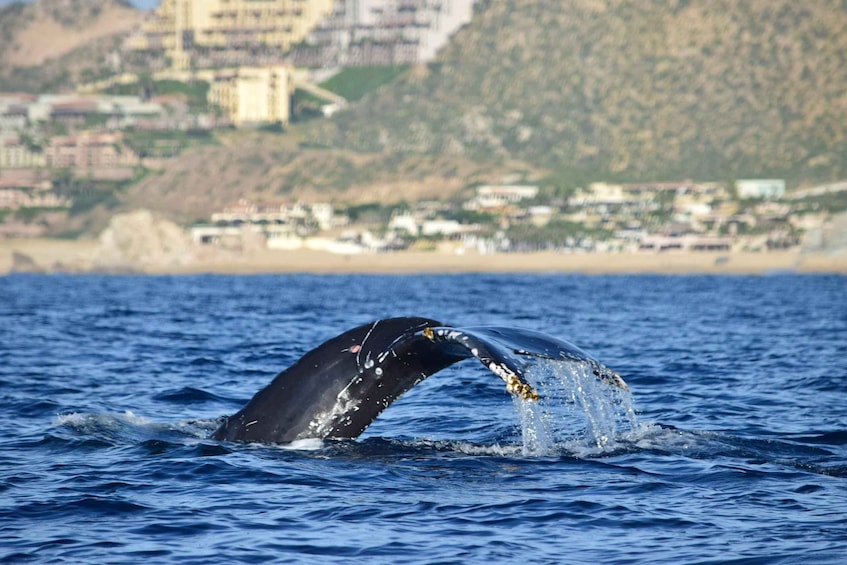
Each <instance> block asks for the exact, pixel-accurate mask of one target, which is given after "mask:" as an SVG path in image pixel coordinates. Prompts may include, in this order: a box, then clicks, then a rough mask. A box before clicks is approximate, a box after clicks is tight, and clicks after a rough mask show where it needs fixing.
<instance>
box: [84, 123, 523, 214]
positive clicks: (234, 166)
mask: <svg viewBox="0 0 847 565" xmlns="http://www.w3.org/2000/svg"><path fill="white" fill-rule="evenodd" d="M221 140H222V144H221V145H218V146H206V147H198V148H194V149H191V150H188V151H186V152H184V153H183V154H182V155H181V156H180V158H179V159H178V160H175V161H173V162H170V163H167V164H166V168H165V169H164V170H162V171H160V172H151V173H150V174H148V175H147V176H146V177H145V178H144V179H143V180H142V181H141V182H139V183H138V184H136V185H134V186H133V187H131V188H130V189H129V191H128V192H127V194H126V195H125V196H124V197H123V198H122V200H123V205H122V208H124V209H127V210H130V209H135V208H148V209H151V210H157V211H160V212H163V213H165V214H167V215H168V216H169V217H170V218H171V219H174V220H177V221H180V222H191V221H195V220H198V219H207V218H208V216H209V215H210V214H211V213H212V212H215V211H218V210H220V209H221V208H222V207H223V206H225V205H227V204H231V203H233V202H235V201H237V200H238V199H239V198H249V199H252V200H255V201H264V202H277V201H284V200H288V201H297V200H303V201H307V202H316V201H331V202H335V203H342V204H363V203H371V202H383V203H386V204H393V203H398V202H401V201H403V200H406V201H414V200H418V199H431V198H442V199H447V198H450V197H452V196H453V195H455V194H456V193H457V192H459V191H461V190H462V189H464V188H466V187H467V186H468V183H473V182H497V181H500V180H502V178H503V177H504V176H506V175H509V174H514V173H515V172H516V171H523V172H525V173H527V174H535V175H537V174H540V173H539V172H538V171H532V170H527V169H525V168H523V167H522V166H521V165H520V164H517V163H511V162H503V163H499V164H495V165H492V164H482V163H478V162H474V161H471V160H469V159H466V158H464V157H460V156H435V155H433V156H427V155H411V156H397V155H390V154H375V153H368V154H363V153H359V152H354V151H350V150H322V149H301V148H299V147H298V145H297V143H296V142H295V141H294V140H293V139H290V138H285V137H282V136H279V135H274V134H269V133H261V132H234V133H228V134H222V135H221ZM101 223H102V220H101Z"/></svg>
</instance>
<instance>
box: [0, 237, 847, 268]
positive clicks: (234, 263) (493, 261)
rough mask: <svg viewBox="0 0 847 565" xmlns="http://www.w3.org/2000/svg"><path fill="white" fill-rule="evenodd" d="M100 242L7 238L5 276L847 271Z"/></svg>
mask: <svg viewBox="0 0 847 565" xmlns="http://www.w3.org/2000/svg"><path fill="white" fill-rule="evenodd" d="M98 247H99V243H98V241H96V240H77V241H68V240H54V239H6V240H0V275H3V274H9V273H13V272H45V273H57V272H67V273H91V272H96V273H116V274H117V273H139V274H152V275H165V274H199V273H217V274H263V273H267V274H273V273H316V274H353V273H362V274H424V273H432V274H439V273H444V274H447V273H573V274H598V275H599V274H760V275H761V274H771V273H777V272H797V273H839V274H847V254H833V255H828V254H808V253H803V252H801V251H798V250H789V251H771V252H762V253H751V252H735V253H733V252H677V251H673V252H664V253H584V254H563V253H555V252H537V253H494V254H485V255H483V254H478V253H465V254H461V255H458V254H455V253H442V252H436V251H433V252H413V251H398V252H394V253H373V254H370V253H365V254H357V255H339V254H333V253H328V252H322V251H309V250H298V251H274V250H267V249H254V250H250V251H245V252H241V253H229V254H207V255H203V254H200V255H198V256H196V257H192V258H191V259H190V260H186V261H184V262H180V263H175V262H171V263H164V262H162V263H156V262H155V261H153V262H148V263H146V264H121V265H109V264H98V263H97V253H98Z"/></svg>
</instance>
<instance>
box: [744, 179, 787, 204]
mask: <svg viewBox="0 0 847 565" xmlns="http://www.w3.org/2000/svg"><path fill="white" fill-rule="evenodd" d="M735 189H736V190H737V191H738V198H741V199H742V200H744V199H747V198H764V199H767V200H773V199H776V198H782V196H783V195H784V194H785V181H784V180H783V179H741V180H737V181H735Z"/></svg>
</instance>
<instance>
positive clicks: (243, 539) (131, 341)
mask: <svg viewBox="0 0 847 565" xmlns="http://www.w3.org/2000/svg"><path fill="white" fill-rule="evenodd" d="M845 291H847V278H845V277H843V276H822V275H821V276H818V275H791V274H785V275H782V274H779V275H772V276H763V277H741V276H738V277H735V276H730V277H711V276H690V277H689V276H672V277H667V276H609V277H606V276H579V275H449V276H424V275H420V276H309V275H291V276H288V275H286V276H231V277H230V276H183V277H131V276H120V277H100V276H58V275H53V276H39V275H14V276H7V277H0V560H1V561H3V562H71V563H86V562H88V563H94V562H96V563H136V562H139V561H141V560H151V561H152V562H155V563H171V562H174V563H176V562H178V563H207V562H262V563H264V562H269V561H276V562H307V563H315V562H342V563H343V562H351V561H353V560H357V561H358V560H362V559H364V560H366V562H368V563H478V562H518V561H520V562H531V563H594V564H596V563H643V562H649V563H674V564H676V563H800V562H808V563H844V562H847V293H846V292H845ZM399 315H421V316H427V317H432V318H435V319H440V320H442V321H444V322H446V323H450V324H454V325H507V326H518V327H525V328H531V329H535V330H540V331H543V332H545V333H549V334H551V335H554V336H557V337H560V338H563V339H566V340H569V341H571V342H573V343H575V344H577V345H579V346H580V347H582V348H583V349H585V350H587V351H589V352H590V353H592V354H593V355H594V356H595V357H597V358H598V359H599V360H600V361H602V362H603V363H604V364H606V365H608V366H610V367H612V368H613V369H615V370H616V371H618V372H620V373H621V374H622V375H623V377H624V378H625V379H626V381H627V382H628V383H629V385H630V388H631V397H627V398H625V399H623V400H621V399H618V403H617V406H619V407H620V406H623V408H624V409H628V407H629V406H630V405H629V404H628V403H630V402H631V406H632V407H634V414H632V413H629V412H627V413H626V414H623V415H621V414H618V415H612V416H611V417H607V416H604V415H602V414H599V413H598V407H597V405H596V403H595V401H598V399H597V396H598V395H603V394H604V392H603V391H602V390H595V389H591V388H588V389H586V388H584V387H582V386H581V385H580V384H579V383H577V384H576V385H574V383H573V382H571V383H570V385H569V384H568V383H567V382H565V381H566V380H567V379H564V380H561V381H560V382H558V383H557V384H556V386H557V387H558V391H557V392H556V391H554V389H553V388H551V387H550V386H549V385H545V386H543V387H540V388H542V393H544V392H545V391H546V392H547V393H548V400H547V402H548V404H547V410H548V412H552V413H555V412H556V411H557V410H560V412H561V413H559V414H558V415H557V414H554V416H555V417H559V416H561V417H562V418H564V419H565V420H567V421H566V422H564V423H561V422H560V423H559V424H558V425H559V426H560V427H561V428H562V429H552V431H551V430H550V429H546V430H539V429H531V428H532V426H533V425H535V426H539V425H541V426H542V427H543V425H545V424H544V422H543V420H544V418H545V417H548V416H549V414H546V415H543V414H542V415H539V414H534V413H532V410H531V409H529V410H528V409H527V407H526V406H525V405H523V404H522V403H521V402H520V401H513V400H512V398H511V397H510V395H509V394H508V393H507V392H506V391H505V387H504V385H503V383H502V381H500V380H499V379H497V378H496V377H494V376H493V375H491V374H490V373H489V372H488V371H487V370H486V369H485V368H484V367H483V366H482V365H481V364H479V363H476V362H475V361H473V360H470V361H465V362H462V363H460V364H458V365H455V366H453V367H451V368H448V369H447V370H445V371H443V372H441V373H439V374H436V375H434V376H433V377H430V378H429V379H428V380H426V381H424V382H423V383H422V384H421V385H419V386H418V387H416V388H415V389H413V390H412V391H410V392H409V393H408V394H407V395H406V396H404V397H403V398H402V399H400V400H399V401H398V402H396V403H395V404H394V405H392V406H391V407H390V408H389V409H388V410H387V411H386V412H384V413H383V414H382V415H381V416H380V417H379V418H378V419H377V420H376V421H375V422H374V424H373V425H372V426H371V427H370V428H369V429H368V430H367V431H366V432H365V434H364V435H363V436H362V437H361V438H359V439H358V440H355V441H342V442H324V443H322V442H319V441H306V442H301V443H298V444H296V445H293V446H269V445H241V444H232V443H222V442H216V441H212V440H209V439H207V435H208V434H209V433H210V432H211V431H212V430H213V429H214V427H215V425H216V423H217V421H218V418H219V417H220V416H222V415H225V414H230V413H233V412H235V411H236V410H238V409H239V408H240V407H241V406H242V405H243V403H245V402H246V401H247V400H248V399H249V398H250V397H251V396H252V395H253V394H254V393H255V392H256V391H257V390H259V389H260V388H262V387H263V386H265V385H266V384H267V383H268V382H269V381H270V380H271V379H272V378H273V376H274V375H275V374H276V373H277V372H278V371H279V370H281V369H283V368H284V367H286V366H288V365H289V364H291V363H293V362H294V361H295V360H296V359H298V358H299V357H300V356H301V355H302V354H303V353H305V352H306V351H308V350H309V349H311V348H312V347H314V346H316V345H318V344H319V343H321V342H322V341H324V340H326V339H328V338H330V337H333V336H335V335H337V334H339V333H341V332H343V331H345V330H347V329H349V328H352V327H354V326H356V325H359V324H362V323H365V322H368V321H371V320H374V319H377V318H383V317H391V316H399ZM546 378H548V379H550V375H549V374H548V375H547V377H546ZM552 380H555V379H552ZM568 386H576V387H577V388H579V391H577V392H578V393H579V394H582V395H583V397H584V398H583V400H585V399H586V398H587V399H588V400H587V401H586V402H587V405H586V407H585V408H584V409H581V408H579V407H578V406H577V407H575V406H574V405H573V404H572V403H571V404H570V405H568V402H567V398H568V396H569V395H570V396H571V397H573V395H575V394H577V392H575V389H572V390H568V389H567V387H568ZM557 395H558V396H557ZM556 399H559V400H556ZM557 402H560V403H561V406H558V405H557V404H556V403H557ZM598 402H599V401H598ZM625 411H626V410H625ZM598 418H599V420H601V421H600V422H599V426H600V428H601V429H600V431H599V433H598V432H597V430H596V429H593V428H592V425H593V424H596V423H597V422H596V421H595V420H597V419H598ZM592 419H593V420H592ZM554 427H555V426H554ZM538 433H541V435H542V436H544V437H543V438H542V440H543V441H542V440H539V439H538Z"/></svg>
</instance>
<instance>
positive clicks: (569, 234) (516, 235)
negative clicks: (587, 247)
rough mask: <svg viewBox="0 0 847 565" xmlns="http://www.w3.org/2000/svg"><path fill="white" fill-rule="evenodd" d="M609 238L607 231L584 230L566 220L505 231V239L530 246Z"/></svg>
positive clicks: (526, 225)
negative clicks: (571, 240)
mask: <svg viewBox="0 0 847 565" xmlns="http://www.w3.org/2000/svg"><path fill="white" fill-rule="evenodd" d="M610 236H611V232H610V231H609V230H604V229H586V227H585V226H584V225H582V224H578V223H575V222H569V221H566V220H554V221H551V222H550V223H548V224H547V225H545V226H534V225H532V224H517V225H514V226H512V227H510V228H509V229H508V230H506V237H508V238H509V239H510V240H512V241H513V242H519V243H522V244H530V245H546V244H554V245H561V244H564V243H565V242H567V241H568V240H569V239H573V240H580V239H582V238H584V237H589V238H592V239H595V240H598V241H600V240H605V239H608V238H609V237H610Z"/></svg>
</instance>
